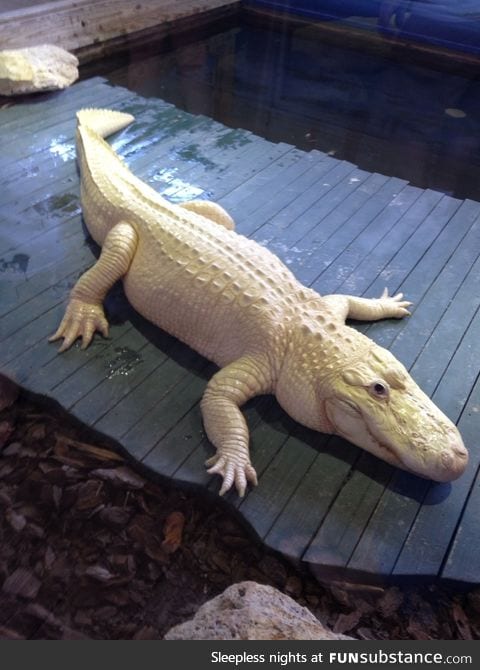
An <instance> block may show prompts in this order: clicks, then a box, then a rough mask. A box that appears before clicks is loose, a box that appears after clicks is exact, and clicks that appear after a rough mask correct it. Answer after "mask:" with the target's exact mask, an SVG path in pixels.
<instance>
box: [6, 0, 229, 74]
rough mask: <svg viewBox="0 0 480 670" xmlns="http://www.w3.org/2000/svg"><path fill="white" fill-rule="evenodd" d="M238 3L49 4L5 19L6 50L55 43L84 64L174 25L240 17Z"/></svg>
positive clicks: (87, 0)
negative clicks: (211, 16)
mask: <svg viewBox="0 0 480 670" xmlns="http://www.w3.org/2000/svg"><path fill="white" fill-rule="evenodd" d="M239 6H240V2H239V1H238V0H138V1H137V2H132V1H131V0H97V1H96V2H93V1H92V0H77V1H76V2H75V3H72V2H70V1H67V0H63V1H61V2H47V3H45V4H41V5H36V6H34V7H27V8H23V9H19V10H15V11H10V12H5V13H2V14H0V44H2V48H4V49H15V48H21V47H26V46H32V45H36V44H43V43H46V42H51V41H52V35H54V36H55V44H57V45H58V46H61V47H63V48H64V49H67V50H68V51H73V52H78V55H79V56H80V58H81V60H82V61H85V60H90V59H91V58H94V57H96V56H97V55H98V52H99V51H100V52H102V53H105V48H103V49H99V47H100V45H105V44H108V43H109V42H113V43H114V45H115V48H116V49H118V48H119V47H120V46H121V45H122V42H123V43H126V42H127V41H128V40H129V36H131V35H135V34H138V33H140V34H142V32H143V31H149V32H152V31H153V29H155V30H157V29H159V30H161V27H162V26H163V27H164V28H165V26H166V25H168V26H170V25H171V23H172V22H174V21H178V20H184V19H188V18H190V19H193V18H196V19H199V17H200V16H201V15H204V14H206V13H207V14H208V13H215V12H219V13H220V14H222V13H224V12H229V13H231V12H234V11H236V10H237V9H238V7H239Z"/></svg>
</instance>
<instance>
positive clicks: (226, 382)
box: [201, 356, 271, 496]
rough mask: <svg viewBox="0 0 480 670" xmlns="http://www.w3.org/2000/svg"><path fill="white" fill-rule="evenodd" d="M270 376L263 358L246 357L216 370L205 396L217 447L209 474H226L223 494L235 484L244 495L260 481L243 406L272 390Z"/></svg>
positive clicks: (205, 416) (212, 439) (208, 426)
mask: <svg viewBox="0 0 480 670" xmlns="http://www.w3.org/2000/svg"><path fill="white" fill-rule="evenodd" d="M267 377H268V374H267V373H266V367H265V366H264V365H262V364H261V362H260V361H258V360H256V359H254V358H252V357H249V356H244V357H242V358H239V359H238V360H237V361H235V362H234V363H231V364H230V365H227V366H226V367H224V368H222V369H221V370H220V371H219V372H217V373H216V374H215V375H214V376H213V377H212V379H211V380H210V381H209V383H208V385H207V388H206V390H205V393H204V395H203V398H202V402H201V410H202V416H203V424H204V426H205V431H206V433H207V436H208V438H209V440H210V442H212V444H213V445H214V446H215V447H216V449H217V453H216V454H215V456H213V457H212V458H209V459H208V461H207V462H206V466H207V467H208V468H209V470H208V472H209V474H219V475H221V476H222V477H223V484H222V487H221V489H220V495H223V494H224V493H226V491H228V490H229V489H230V488H231V486H232V484H235V487H236V489H237V491H238V493H239V495H240V496H243V495H244V493H245V489H246V487H247V482H250V483H252V484H254V485H256V484H257V474H256V472H255V469H254V468H253V466H252V464H251V462H250V454H249V448H248V444H249V433H248V427H247V423H246V421H245V417H244V416H243V414H242V412H241V411H240V407H241V405H243V404H244V403H245V402H246V401H247V400H249V399H250V398H253V397H254V396H256V395H260V394H262V393H268V392H269V391H270V390H271V389H270V383H269V382H268V381H267Z"/></svg>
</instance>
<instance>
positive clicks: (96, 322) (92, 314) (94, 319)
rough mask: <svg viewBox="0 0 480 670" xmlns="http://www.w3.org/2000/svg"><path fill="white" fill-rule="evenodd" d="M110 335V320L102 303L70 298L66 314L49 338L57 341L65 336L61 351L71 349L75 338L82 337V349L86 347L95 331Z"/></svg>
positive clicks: (106, 335) (51, 340)
mask: <svg viewBox="0 0 480 670" xmlns="http://www.w3.org/2000/svg"><path fill="white" fill-rule="evenodd" d="M97 330H98V331H99V332H100V333H101V334H102V335H103V336H104V337H108V321H107V320H106V318H105V314H104V312H103V308H102V306H101V305H92V304H89V303H86V302H83V301H82V300H78V299H76V298H73V299H72V300H70V302H69V304H68V307H67V311H66V312H65V316H64V317H63V319H62V322H61V323H60V326H59V327H58V329H57V331H56V332H55V333H54V334H53V335H52V336H51V337H49V338H48V341H49V342H55V340H59V339H60V338H62V337H63V342H62V344H61V346H60V348H59V350H58V351H59V352H60V353H61V352H62V351H66V350H67V349H69V348H70V347H71V346H72V344H73V343H74V342H75V340H76V339H77V338H79V337H81V338H82V349H86V348H87V347H88V345H89V344H90V342H91V341H92V339H93V335H94V333H95V331H97Z"/></svg>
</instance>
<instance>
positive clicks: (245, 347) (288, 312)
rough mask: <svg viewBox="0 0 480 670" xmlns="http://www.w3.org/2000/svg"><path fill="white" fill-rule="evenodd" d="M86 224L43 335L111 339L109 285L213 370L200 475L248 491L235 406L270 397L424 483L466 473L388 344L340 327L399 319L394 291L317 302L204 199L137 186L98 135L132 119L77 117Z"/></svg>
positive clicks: (441, 421)
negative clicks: (207, 449)
mask: <svg viewBox="0 0 480 670" xmlns="http://www.w3.org/2000/svg"><path fill="white" fill-rule="evenodd" d="M77 118H78V126H77V157H78V161H79V165H80V173H81V200H82V208H83V217H84V220H85V223H86V225H87V228H88V230H89V232H90V233H91V235H92V237H93V238H94V240H95V241H96V242H97V243H98V244H99V245H100V246H101V247H102V252H101V255H100V258H99V259H98V261H97V262H96V263H95V265H94V266H93V267H92V268H91V269H90V270H88V271H87V272H86V273H85V274H84V275H83V276H82V277H81V278H80V280H79V281H78V282H77V284H76V285H75V287H74V288H73V290H72V292H71V295H70V301H69V303H68V306H67V310H66V314H65V316H64V318H63V320H62V323H61V324H60V327H59V328H58V330H57V332H56V333H55V335H53V336H52V338H51V339H52V340H56V339H59V338H63V344H62V346H61V350H62V351H63V350H65V349H67V348H68V347H70V346H71V345H72V343H73V342H74V341H75V340H76V339H77V338H78V337H81V338H82V343H83V347H86V346H88V344H89V343H90V341H91V339H92V337H93V334H94V332H95V331H97V330H98V331H100V332H101V333H102V334H103V335H107V333H108V324H107V321H106V319H105V315H104V311H103V306H102V303H103V300H104V298H105V295H106V293H107V292H108V290H109V289H110V288H111V287H112V286H113V284H114V283H115V282H116V281H117V280H118V279H120V278H122V279H123V284H124V288H125V293H126V295H127V297H128V299H129V301H130V302H131V304H132V305H133V307H134V308H135V309H136V310H137V311H138V312H139V313H140V314H142V315H143V316H144V317H146V318H147V319H149V320H150V321H152V322H153V323H155V324H157V325H158V326H160V327H161V328H163V329H164V330H165V331H167V332H168V333H170V334H172V335H174V336H175V337H177V338H179V339H180V340H182V341H183V342H186V343H187V344H188V345H190V346H191V347H192V348H193V349H195V350H196V351H198V352H199V353H200V354H202V355H203V356H205V357H207V358H208V359H210V360H212V361H214V362H215V363H216V364H217V365H218V366H219V368H220V370H219V371H218V372H217V373H216V374H215V375H214V376H213V377H212V379H211V380H210V381H209V383H208V384H207V387H206V390H205V393H204V395H203V399H202V402H201V410H202V416H203V421H204V426H205V430H206V432H207V435H208V437H209V439H210V441H211V442H212V444H213V445H214V446H215V448H216V454H215V455H214V456H213V457H212V458H211V459H209V461H207V466H208V467H209V472H210V473H217V474H219V475H221V476H222V477H223V484H222V487H221V490H220V493H224V492H225V491H227V490H228V489H229V488H230V487H231V486H232V484H235V486H236V488H237V490H238V492H239V493H240V495H243V494H244V492H245V488H246V485H247V482H251V483H252V484H256V483H257V476H256V473H255V469H254V467H253V466H252V464H251V462H250V455H249V432H248V428H247V425H246V422H245V418H244V416H243V414H242V412H241V411H240V407H241V406H242V405H243V404H244V403H245V402H246V401H247V400H248V399H249V398H253V397H254V396H258V395H260V394H266V393H272V394H275V396H276V398H277V400H278V402H279V403H280V405H281V406H282V407H283V408H284V409H285V410H286V412H288V414H290V416H292V417H293V418H294V419H296V420H297V421H299V422H300V423H302V424H304V425H305V426H308V427H309V428H313V429H315V430H318V431H322V432H325V433H334V434H337V435H341V436H342V437H344V438H346V439H347V440H350V441H351V442H353V443H354V444H356V445H358V446H360V447H363V448H364V449H366V450H367V451H369V452H371V453H373V454H375V455H376V456H378V457H379V458H382V459H383V460H385V461H387V462H388V463H391V464H393V465H395V466H398V467H400V468H403V469H405V470H408V471H410V472H414V473H416V474H418V475H421V476H422V477H427V478H431V479H433V480H436V481H440V482H445V481H450V480H453V479H455V478H457V477H458V476H459V475H460V474H461V473H462V472H463V470H464V469H465V467H466V464H467V460H468V457H467V451H466V449H465V447H464V445H463V442H462V439H461V437H460V434H459V432H458V430H457V428H456V427H455V425H454V424H453V423H452V422H451V421H450V420H449V419H448V418H447V417H446V416H445V415H444V414H443V413H442V412H441V411H440V410H439V409H438V408H437V407H436V406H435V405H434V404H433V403H432V401H431V400H430V399H429V398H428V397H427V396H426V395H425V394H424V393H423V391H421V389H420V388H419V387H418V386H417V384H416V383H415V382H414V381H413V379H412V378H411V377H410V375H409V374H408V372H407V370H406V369H405V367H404V366H403V365H402V364H401V363H400V362H399V361H398V360H397V359H396V358H395V357H394V356H393V355H392V354H391V353H390V352H389V351H387V350H386V349H383V348H382V347H379V346H378V345H376V344H375V343H374V342H372V341H371V340H370V339H368V338H367V337H365V336H364V335H363V334H361V333H359V332H358V331H357V330H354V329H353V328H350V327H349V326H346V325H345V320H346V319H347V318H352V319H362V320H376V319H382V318H388V317H394V318H401V317H403V316H405V315H406V314H408V311H407V307H408V306H409V304H410V303H408V302H405V301H403V300H402V295H401V294H398V295H396V296H393V297H391V296H389V295H388V293H387V292H386V291H385V292H384V294H383V295H382V296H381V297H380V298H374V299H366V298H357V297H353V296H347V295H327V296H320V295H319V294H318V293H316V292H315V291H313V290H311V289H308V288H306V287H305V286H303V285H302V284H300V282H298V281H297V279H296V278H295V277H294V275H293V274H292V273H291V272H290V271H289V270H288V268H287V267H286V266H285V265H284V264H283V263H282V262H281V261H280V260H279V259H278V258H277V257H276V256H274V255H273V254H272V253H271V252H270V251H268V250H267V249H266V248H264V247H262V246H260V245H259V244H257V243H256V242H254V241H252V240H249V239H247V238H246V237H244V236H242V235H239V234H237V233H236V232H235V231H234V230H233V228H234V224H233V221H232V219H231V218H230V216H229V215H228V214H227V213H226V212H225V211H224V210H223V209H222V208H221V207H220V206H218V205H216V204H214V203H210V202H206V201H195V202H188V203H185V204H183V205H174V204H171V203H169V202H168V201H167V200H165V199H164V198H163V197H161V196H160V195H159V194H158V193H157V192H156V191H155V190H154V189H152V188H151V187H150V186H148V185H147V184H145V183H144V182H142V181H141V180H140V179H138V178H137V177H135V176H134V175H133V174H132V173H131V172H130V171H129V170H128V168H127V167H126V166H125V165H124V164H123V162H122V161H121V160H120V158H119V157H118V156H117V155H116V153H115V152H114V151H113V150H112V149H111V147H110V146H109V145H108V144H107V143H106V142H105V141H104V139H102V138H103V137H106V136H107V135H108V134H110V133H112V132H115V131H117V130H120V129H121V128H123V127H125V126H126V125H128V124H129V123H130V122H132V121H133V117H132V116H130V115H129V114H123V113H120V112H113V111H108V110H82V111H80V112H79V113H78V114H77Z"/></svg>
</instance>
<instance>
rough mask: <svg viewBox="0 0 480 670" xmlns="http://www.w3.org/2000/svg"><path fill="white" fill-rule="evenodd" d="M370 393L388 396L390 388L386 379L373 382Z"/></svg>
mask: <svg viewBox="0 0 480 670" xmlns="http://www.w3.org/2000/svg"><path fill="white" fill-rule="evenodd" d="M369 391H370V393H371V394H372V395H373V396H374V397H376V398H388V394H389V392H390V389H389V388H388V384H387V383H386V382H384V381H375V382H372V383H371V384H370V386H369Z"/></svg>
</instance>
